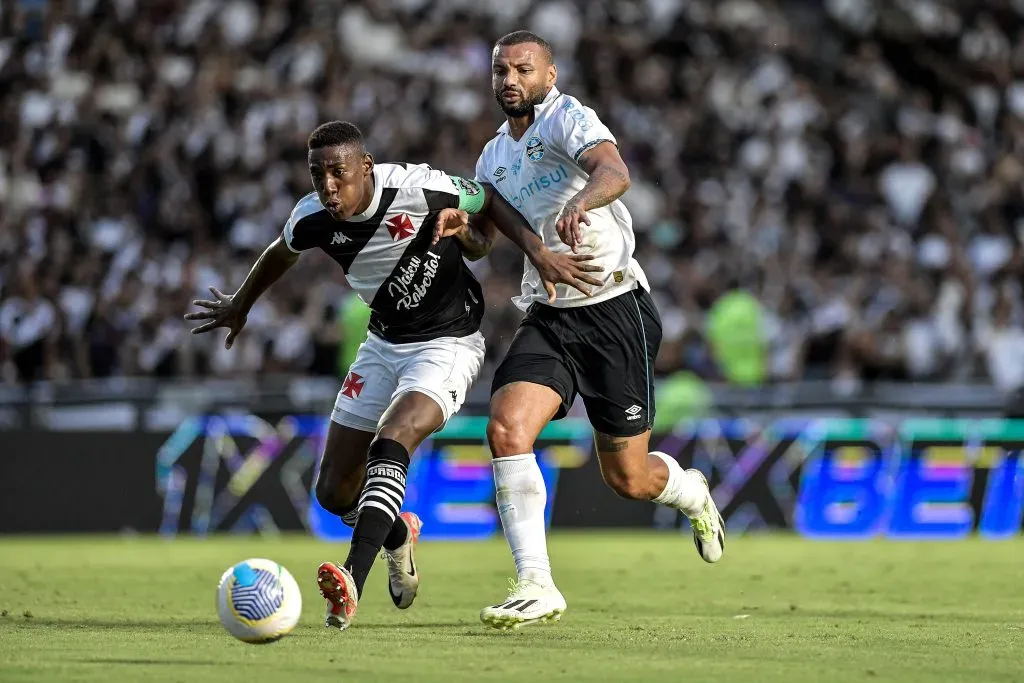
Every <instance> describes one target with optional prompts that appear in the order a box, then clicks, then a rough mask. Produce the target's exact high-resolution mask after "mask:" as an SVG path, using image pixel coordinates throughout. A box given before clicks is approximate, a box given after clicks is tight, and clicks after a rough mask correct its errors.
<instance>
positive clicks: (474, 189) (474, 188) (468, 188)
mask: <svg viewBox="0 0 1024 683" xmlns="http://www.w3.org/2000/svg"><path fill="white" fill-rule="evenodd" d="M459 187H461V188H462V189H463V190H465V192H466V194H468V195H469V196H471V197H472V196H473V195H475V194H478V193H479V192H480V186H479V185H477V184H476V183H474V182H473V181H472V180H466V179H465V178H459Z"/></svg>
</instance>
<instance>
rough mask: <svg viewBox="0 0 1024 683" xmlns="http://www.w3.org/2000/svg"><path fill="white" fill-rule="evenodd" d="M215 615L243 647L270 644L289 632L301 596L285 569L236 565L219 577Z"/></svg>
mask: <svg viewBox="0 0 1024 683" xmlns="http://www.w3.org/2000/svg"><path fill="white" fill-rule="evenodd" d="M217 614H218V616H220V623H221V624H223V625H224V628H226V629H227V630H228V633H230V634H231V635H233V636H234V637H235V638H238V639H239V640H242V641H245V642H246V643H270V642H273V641H275V640H277V639H278V638H283V637H284V636H286V635H288V634H289V633H291V632H292V629H294V628H295V625H296V624H297V623H299V615H300V614H302V593H300V592H299V585H298V584H297V583H295V579H294V578H292V575H291V574H290V573H289V572H288V570H287V569H285V568H284V567H282V566H281V565H279V564H278V563H277V562H274V561H272V560H261V559H252V560H246V561H245V562H239V563H238V564H236V565H235V566H234V567H231V568H230V569H228V570H227V571H226V572H224V575H223V576H221V577H220V584H218V586H217Z"/></svg>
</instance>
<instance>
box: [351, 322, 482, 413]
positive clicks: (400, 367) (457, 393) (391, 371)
mask: <svg viewBox="0 0 1024 683" xmlns="http://www.w3.org/2000/svg"><path fill="white" fill-rule="evenodd" d="M483 364H484V336H483V335H482V334H480V333H479V332H476V333H474V334H471V335H469V336H468V337H440V338H438V339H432V340H430V341H425V342H413V343H411V344H392V343H390V342H387V341H384V340H383V339H381V338H380V337H378V336H377V335H375V334H373V333H372V332H371V333H370V334H369V335H367V338H366V341H365V342H363V344H362V345H361V346H360V347H359V351H358V353H356V359H355V362H353V363H352V367H351V368H349V372H348V375H347V376H346V377H345V381H344V383H343V384H342V386H341V391H339V392H338V399H337V401H335V403H334V412H333V413H332V414H331V419H332V420H333V421H334V422H337V423H338V424H340V425H343V426H345V427H351V428H353V429H359V430H362V431H365V432H376V431H377V428H378V424H379V422H380V418H381V416H382V415H383V414H384V411H385V410H387V409H388V406H390V405H391V403H392V402H393V401H394V400H395V399H396V398H398V397H399V396H401V395H402V394H405V393H406V392H409V391H417V392H419V393H421V394H426V395H427V396H429V397H430V398H432V399H434V402H436V403H437V405H439V406H440V407H441V412H442V413H443V414H444V421H445V422H446V423H447V422H448V420H449V419H451V417H452V415H455V413H457V412H459V408H461V407H462V403H463V402H464V401H465V400H466V394H467V393H468V392H469V390H470V388H471V387H472V386H473V382H475V381H476V379H477V377H478V376H479V375H480V370H481V368H482V367H483Z"/></svg>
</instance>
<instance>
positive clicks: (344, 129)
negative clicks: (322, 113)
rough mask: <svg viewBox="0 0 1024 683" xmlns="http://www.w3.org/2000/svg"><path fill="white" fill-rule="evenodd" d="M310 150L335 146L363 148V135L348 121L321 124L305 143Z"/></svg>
mask: <svg viewBox="0 0 1024 683" xmlns="http://www.w3.org/2000/svg"><path fill="white" fill-rule="evenodd" d="M307 144H308V145H309V148H310V149H321V148H322V147H335V146H337V145H357V146H359V147H360V148H362V146H363V133H362V131H360V130H359V127H358V126H356V124H354V123H349V122H348V121H328V122H327V123H321V124H320V125H319V126H317V127H316V130H314V131H313V132H312V133H310V135H309V141H308V143H307Z"/></svg>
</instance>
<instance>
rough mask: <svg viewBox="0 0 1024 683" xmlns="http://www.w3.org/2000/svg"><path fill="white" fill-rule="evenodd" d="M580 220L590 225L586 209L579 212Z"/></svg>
mask: <svg viewBox="0 0 1024 683" xmlns="http://www.w3.org/2000/svg"><path fill="white" fill-rule="evenodd" d="M580 220H581V221H583V222H584V223H586V224H587V225H590V216H588V215H587V212H586V211H584V212H582V213H581V214H580Z"/></svg>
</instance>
